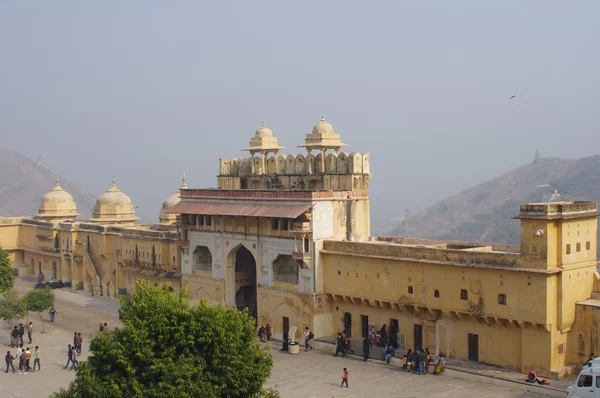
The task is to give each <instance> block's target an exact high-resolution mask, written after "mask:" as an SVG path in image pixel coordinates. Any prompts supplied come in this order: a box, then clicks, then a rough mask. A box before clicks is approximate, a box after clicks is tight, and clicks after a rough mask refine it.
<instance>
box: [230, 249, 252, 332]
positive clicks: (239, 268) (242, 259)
mask: <svg viewBox="0 0 600 398" xmlns="http://www.w3.org/2000/svg"><path fill="white" fill-rule="evenodd" d="M256 296H257V294H256V261H255V260H254V256H253V255H252V253H250V250H248V249H246V248H245V247H244V246H240V247H239V249H238V250H237V252H236V253H235V305H236V306H237V308H238V309H239V310H243V309H244V308H248V313H249V314H250V316H251V317H253V318H254V320H255V323H256V319H257V318H258V317H257V315H258V314H257V308H256V307H257V301H256Z"/></svg>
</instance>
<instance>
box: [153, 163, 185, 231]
mask: <svg viewBox="0 0 600 398" xmlns="http://www.w3.org/2000/svg"><path fill="white" fill-rule="evenodd" d="M182 189H187V183H186V179H185V173H183V177H182V178H181V188H180V189H178V190H177V192H176V193H174V194H173V195H171V196H169V197H168V198H167V199H166V200H165V201H164V202H163V205H162V208H161V209H160V215H159V218H158V219H159V223H160V224H173V223H174V222H175V221H177V214H173V213H169V210H171V208H172V207H173V206H175V205H176V204H177V203H179V201H180V200H181V190H182Z"/></svg>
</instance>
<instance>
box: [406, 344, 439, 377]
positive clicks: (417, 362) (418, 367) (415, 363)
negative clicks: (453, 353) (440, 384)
mask: <svg viewBox="0 0 600 398" xmlns="http://www.w3.org/2000/svg"><path fill="white" fill-rule="evenodd" d="M432 364H433V374H434V375H438V376H439V375H440V374H441V373H442V372H443V371H444V369H445V368H446V358H445V357H444V356H443V355H440V359H439V360H437V361H435V362H433V360H432V358H431V354H430V353H429V348H425V349H424V350H423V349H420V350H417V349H416V350H414V351H413V350H411V349H409V350H408V351H407V352H406V355H404V356H403V357H402V370H404V371H407V372H414V373H417V374H420V375H425V374H427V373H428V372H429V366H430V365H432Z"/></svg>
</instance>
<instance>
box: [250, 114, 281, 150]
mask: <svg viewBox="0 0 600 398" xmlns="http://www.w3.org/2000/svg"><path fill="white" fill-rule="evenodd" d="M281 149H284V148H283V147H282V146H279V140H278V139H277V137H275V136H273V132H272V131H271V129H270V128H268V127H267V125H266V124H265V122H263V123H262V125H261V126H260V127H259V128H258V130H256V133H254V137H252V138H251V139H250V145H249V146H248V148H244V149H242V151H249V152H250V153H251V154H254V153H262V154H265V153H277V152H279V151H280V150H281Z"/></svg>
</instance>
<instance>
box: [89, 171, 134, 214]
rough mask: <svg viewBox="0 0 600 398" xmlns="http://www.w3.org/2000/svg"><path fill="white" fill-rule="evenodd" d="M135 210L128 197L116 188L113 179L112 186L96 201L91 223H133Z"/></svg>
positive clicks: (115, 181)
mask: <svg viewBox="0 0 600 398" xmlns="http://www.w3.org/2000/svg"><path fill="white" fill-rule="evenodd" d="M137 220H139V218H138V217H136V216H135V208H134V207H133V203H131V199H130V198H129V196H127V195H125V194H124V193H123V192H121V190H120V189H119V188H117V179H116V178H115V177H113V179H112V186H111V187H110V188H109V189H108V191H106V192H104V193H103V194H102V195H100V196H99V197H98V199H97V200H96V205H95V206H94V210H93V218H92V219H90V221H92V222H97V223H119V224H120V223H134V222H136V221H137Z"/></svg>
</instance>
